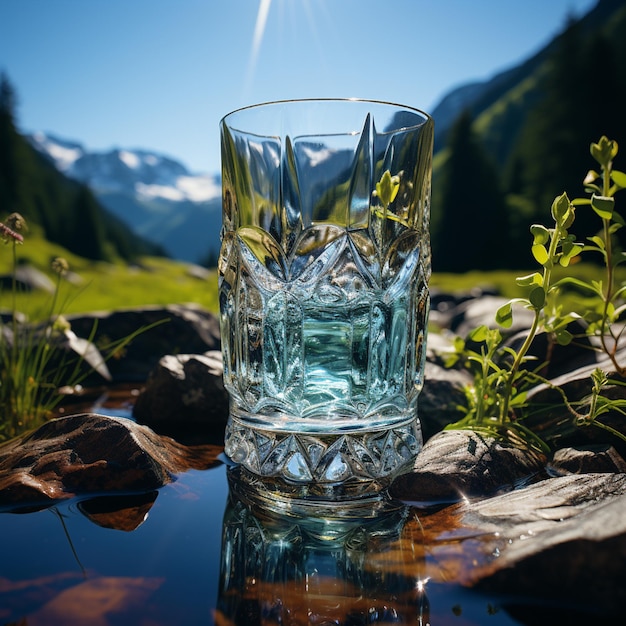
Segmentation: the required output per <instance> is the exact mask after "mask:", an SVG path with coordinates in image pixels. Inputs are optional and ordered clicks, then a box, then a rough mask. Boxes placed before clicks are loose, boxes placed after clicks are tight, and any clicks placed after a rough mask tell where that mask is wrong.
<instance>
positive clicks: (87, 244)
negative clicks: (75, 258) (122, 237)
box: [66, 185, 107, 260]
mask: <svg viewBox="0 0 626 626" xmlns="http://www.w3.org/2000/svg"><path fill="white" fill-rule="evenodd" d="M73 208H74V210H73V211H72V213H73V214H74V216H75V217H74V220H73V222H72V224H71V226H70V227H68V228H67V236H68V241H67V244H66V247H68V248H70V249H71V250H72V252H74V253H75V254H78V255H80V256H82V257H84V258H86V259H93V260H98V259H106V258H107V251H106V245H105V236H104V232H105V231H104V225H103V223H102V217H101V214H100V207H99V205H98V202H97V201H96V199H95V198H94V196H93V194H92V193H91V191H90V190H89V189H88V188H87V187H85V186H83V185H81V187H80V188H79V189H78V192H77V194H76V198H75V200H74V207H73ZM68 226H69V225H68Z"/></svg>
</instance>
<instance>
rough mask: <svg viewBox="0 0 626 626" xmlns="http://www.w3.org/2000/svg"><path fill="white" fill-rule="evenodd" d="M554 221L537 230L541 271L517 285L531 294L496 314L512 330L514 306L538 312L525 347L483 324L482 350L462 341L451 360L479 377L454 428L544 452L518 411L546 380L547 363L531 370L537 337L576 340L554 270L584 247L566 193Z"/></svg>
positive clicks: (477, 335) (474, 337)
mask: <svg viewBox="0 0 626 626" xmlns="http://www.w3.org/2000/svg"><path fill="white" fill-rule="evenodd" d="M552 218H553V219H554V227H553V228H546V227H545V226H542V225H539V224H534V225H533V226H531V229H530V230H531V233H532V235H533V243H532V253H533V256H534V258H535V260H536V261H537V263H538V264H539V265H540V266H541V270H540V271H536V272H534V273H532V274H528V275H526V276H521V277H519V278H517V279H516V282H517V284H518V285H519V286H521V287H524V288H525V289H526V291H527V294H526V296H524V297H519V298H513V299H511V300H509V301H508V302H506V303H505V304H504V305H503V306H501V307H500V308H499V309H498V311H497V313H496V322H497V323H498V324H499V325H500V326H501V327H503V328H509V327H510V326H511V325H512V322H513V306H514V305H516V304H517V305H520V306H524V307H526V308H527V309H530V310H531V311H532V312H533V318H532V323H531V326H530V329H529V331H528V334H527V335H526V338H525V339H524V341H523V343H522V345H521V346H520V348H519V349H517V350H515V349H514V348H512V347H510V346H507V345H504V344H503V341H502V333H501V332H500V331H499V330H498V329H497V328H493V329H492V328H488V327H487V326H479V327H478V328H476V329H474V330H473V331H472V332H471V333H470V334H469V336H468V339H469V340H470V342H471V343H477V344H479V346H480V351H477V350H475V349H473V348H471V347H468V344H467V342H466V341H464V340H463V339H462V338H457V340H456V344H455V348H456V350H455V352H454V354H453V355H452V356H451V357H450V358H449V359H448V365H449V366H451V365H453V364H454V363H456V362H457V361H458V360H459V359H463V360H464V362H465V363H466V365H467V367H468V368H469V369H470V371H472V372H473V373H474V385H473V387H471V388H468V390H467V392H466V395H467V400H468V405H467V407H466V408H465V411H466V417H465V418H464V419H463V420H461V421H460V422H458V423H456V424H454V425H452V426H451V428H459V427H470V428H473V429H481V430H487V431H490V432H493V433H500V434H502V433H508V436H509V437H511V436H517V437H521V438H522V439H523V440H524V441H525V442H527V443H529V444H531V445H534V446H535V447H538V448H539V449H541V450H545V449H546V445H545V444H544V443H543V442H542V441H541V440H540V439H539V438H538V437H537V436H536V435H534V433H532V432H531V431H530V430H528V429H527V428H526V427H525V426H523V424H522V423H521V421H519V420H518V419H517V416H516V414H515V409H517V408H521V407H523V406H524V405H525V403H526V392H527V390H528V388H529V387H530V386H531V385H532V384H533V383H536V382H537V381H538V380H540V379H541V376H540V375H539V373H538V370H539V369H540V368H541V367H542V366H543V364H539V366H538V367H536V368H534V369H532V370H531V369H528V368H527V367H526V365H527V363H528V361H530V360H531V357H529V356H528V352H529V350H530V346H531V345H532V342H533V341H534V339H535V337H536V336H537V333H538V332H539V331H541V330H543V331H549V332H551V333H552V334H553V335H554V337H555V338H556V340H557V341H558V342H560V343H568V342H569V341H571V338H572V337H571V334H570V333H569V331H568V330H567V326H568V324H569V323H570V322H571V321H572V319H574V315H572V314H568V315H563V314H562V312H561V310H560V309H559V308H558V306H556V305H555V295H556V293H557V292H558V286H557V285H556V284H554V283H553V280H552V272H553V269H554V267H555V266H556V265H561V266H563V267H567V266H568V265H569V263H570V262H571V260H572V259H573V258H575V257H576V256H578V255H579V254H580V252H581V251H582V249H583V247H582V245H580V244H577V243H576V242H575V238H574V236H573V235H571V234H570V233H569V232H568V229H569V228H570V226H571V225H572V223H573V221H574V207H573V206H572V204H571V203H570V201H569V199H568V198H567V195H566V194H562V195H561V196H558V197H557V198H556V199H555V200H554V202H553V203H552Z"/></svg>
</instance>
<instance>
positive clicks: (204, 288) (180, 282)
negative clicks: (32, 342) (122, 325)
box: [0, 233, 218, 320]
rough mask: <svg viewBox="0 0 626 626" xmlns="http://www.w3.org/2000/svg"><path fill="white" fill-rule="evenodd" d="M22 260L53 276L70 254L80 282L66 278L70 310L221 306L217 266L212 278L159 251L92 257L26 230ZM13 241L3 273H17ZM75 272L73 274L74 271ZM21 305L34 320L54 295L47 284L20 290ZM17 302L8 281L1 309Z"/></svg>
mask: <svg viewBox="0 0 626 626" xmlns="http://www.w3.org/2000/svg"><path fill="white" fill-rule="evenodd" d="M17 254H18V261H19V262H20V263H28V264H29V265H32V266H34V267H36V268H37V269H39V270H41V271H42V272H44V273H46V274H47V275H48V276H50V278H51V279H52V280H54V274H53V273H52V271H51V269H50V262H51V260H52V259H53V258H55V257H58V256H60V257H63V258H65V259H66V260H67V261H68V263H69V266H70V272H71V273H72V274H73V275H75V276H77V277H78V280H79V281H80V282H79V284H74V283H73V282H70V280H63V282H62V285H61V289H60V293H59V303H60V308H61V310H60V311H59V310H57V311H56V313H59V312H62V313H64V314H70V313H87V312H91V311H102V310H113V309H121V308H128V307H136V306H147V305H167V304H176V303H178V304H183V303H191V302H193V303H196V304H198V305H201V306H203V307H205V308H206V309H208V310H210V311H212V312H214V313H216V312H217V311H218V298H217V272H216V271H215V270H213V271H211V272H210V273H209V276H208V278H206V279H201V278H197V277H194V276H192V275H191V274H190V272H189V265H188V264H186V263H182V262H179V261H173V260H169V259H162V258H156V257H146V258H142V259H141V260H140V262H139V263H138V264H137V265H136V266H127V265H125V264H124V263H103V262H92V261H88V260H86V259H83V258H80V257H76V256H75V255H72V254H70V253H68V252H67V250H65V249H64V248H62V247H60V246H58V245H55V244H51V243H50V242H48V241H46V240H45V239H43V238H42V237H40V236H39V235H38V234H37V233H26V237H25V243H24V244H23V245H21V246H18V249H17ZM11 265H12V254H11V249H10V246H2V247H0V274H3V275H9V274H10V273H11ZM68 278H69V277H68ZM16 302H17V310H18V311H20V312H22V313H24V314H25V315H27V316H28V317H29V319H31V320H39V319H42V318H44V317H46V316H47V315H48V314H49V312H50V311H49V307H50V302H51V296H50V294H49V293H47V292H45V291H41V290H35V291H31V292H28V293H19V294H18V295H17V299H16ZM11 308H12V294H11V292H10V289H7V288H6V286H5V288H4V290H3V291H0V310H7V309H11Z"/></svg>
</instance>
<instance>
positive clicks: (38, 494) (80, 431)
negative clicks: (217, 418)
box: [0, 414, 221, 508]
mask: <svg viewBox="0 0 626 626" xmlns="http://www.w3.org/2000/svg"><path fill="white" fill-rule="evenodd" d="M219 451H221V448H218V447H216V446H210V445H205V446H197V447H194V448H189V447H187V446H184V445H182V444H180V443H177V442H176V441H174V440H173V439H170V438H167V437H161V436H159V435H157V434H156V433H154V432H153V431H152V430H151V429H150V428H148V427H147V426H142V425H140V424H136V423H135V422H133V421H132V420H129V419H125V418H114V417H105V416H102V415H96V414H81V415H70V416H68V417H62V418H57V419H53V420H51V421H49V422H47V423H46V424H44V425H43V426H41V427H39V428H38V429H37V430H35V431H34V432H32V433H31V434H29V435H26V436H24V437H22V438H17V439H13V440H11V441H9V442H7V443H5V444H3V445H2V446H0V507H6V506H16V505H23V506H29V507H35V508H36V507H37V506H41V505H44V506H45V505H46V504H48V503H50V502H53V501H54V500H58V499H66V498H71V497H73V496H76V495H77V494H90V493H92V494H93V493H109V494H111V493H120V492H145V491H150V490H153V489H157V488H158V487H161V486H163V485H165V484H167V483H169V482H171V481H172V479H173V476H174V475H175V474H176V473H178V472H181V471H185V470H187V469H189V468H192V467H193V468H195V469H206V468H208V467H211V466H213V465H215V464H217V462H218V461H217V455H218V454H219Z"/></svg>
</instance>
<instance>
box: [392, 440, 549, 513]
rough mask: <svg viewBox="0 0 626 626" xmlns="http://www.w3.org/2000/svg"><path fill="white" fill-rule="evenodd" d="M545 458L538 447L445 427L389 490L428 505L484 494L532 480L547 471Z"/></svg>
mask: <svg viewBox="0 0 626 626" xmlns="http://www.w3.org/2000/svg"><path fill="white" fill-rule="evenodd" d="M545 462H546V459H545V457H543V456H542V455H541V454H539V453H537V452H534V451H532V450H526V449H522V448H518V447H514V446H513V445H511V444H508V443H506V442H504V441H500V440H498V439H495V438H493V437H489V436H486V435H482V434H480V433H477V432H474V431H471V430H444V431H441V432H440V433H438V434H436V435H435V436H433V437H431V439H429V440H428V441H427V442H426V444H425V445H424V447H423V449H422V451H421V452H420V453H419V454H418V456H417V458H416V460H415V463H414V465H413V468H412V470H411V471H410V472H409V473H407V474H402V475H401V476H398V477H397V478H396V479H395V480H394V482H393V483H392V485H391V487H390V493H391V495H392V496H393V497H395V498H397V499H399V500H403V501H405V502H406V501H408V502H413V503H415V502H420V503H429V504H434V503H441V502H457V501H459V500H461V499H463V498H468V497H478V496H482V497H484V496H489V495H493V494H494V493H498V492H500V491H503V490H510V489H513V488H514V487H515V486H517V485H520V484H521V483H524V482H528V481H529V480H530V479H532V478H534V477H536V476H538V475H539V474H541V472H543V469H544V466H545Z"/></svg>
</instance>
